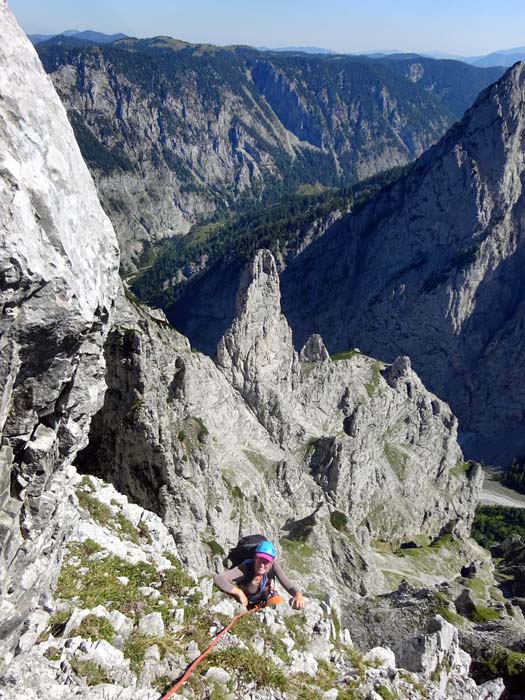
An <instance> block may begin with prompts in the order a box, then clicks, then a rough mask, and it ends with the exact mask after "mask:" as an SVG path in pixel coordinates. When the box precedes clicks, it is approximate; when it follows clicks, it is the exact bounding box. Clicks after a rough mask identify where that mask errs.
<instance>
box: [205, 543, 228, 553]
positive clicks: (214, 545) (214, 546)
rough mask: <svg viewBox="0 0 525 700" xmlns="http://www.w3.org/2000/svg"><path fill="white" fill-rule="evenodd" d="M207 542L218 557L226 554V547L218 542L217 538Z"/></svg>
mask: <svg viewBox="0 0 525 700" xmlns="http://www.w3.org/2000/svg"><path fill="white" fill-rule="evenodd" d="M205 544H207V545H208V547H209V548H210V549H211V553H212V554H213V555H214V556H216V557H223V556H224V555H225V551H224V549H223V548H222V547H221V545H220V544H219V543H218V542H216V541H215V540H209V542H206V543H205Z"/></svg>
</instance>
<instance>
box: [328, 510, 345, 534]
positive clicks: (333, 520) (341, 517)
mask: <svg viewBox="0 0 525 700" xmlns="http://www.w3.org/2000/svg"><path fill="white" fill-rule="evenodd" d="M330 524H331V525H332V527H333V528H335V529H336V530H339V532H341V531H342V530H345V529H346V526H347V525H348V517H347V516H346V515H345V514H344V513H341V511H340V510H333V511H332V512H331V513H330Z"/></svg>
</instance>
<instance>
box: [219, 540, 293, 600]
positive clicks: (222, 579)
mask: <svg viewBox="0 0 525 700" xmlns="http://www.w3.org/2000/svg"><path fill="white" fill-rule="evenodd" d="M275 555H276V552H275V547H274V546H273V544H272V543H271V542H268V540H264V541H262V542H260V543H259V544H258V545H257V546H256V548H255V552H254V554H253V557H252V558H251V559H246V560H245V561H241V562H240V563H238V564H237V565H236V566H233V568H231V569H228V571H224V572H223V573H222V574H216V575H215V576H214V577H213V582H214V584H215V585H216V586H217V588H219V589H220V590H221V591H223V592H224V593H228V594H229V595H231V596H232V597H233V598H236V599H237V600H238V601H239V603H240V604H241V605H244V607H247V608H250V607H253V606H254V605H258V604H260V603H263V602H266V601H267V600H268V599H269V598H270V597H271V596H272V595H273V591H274V586H273V581H274V579H275V578H277V580H278V581H279V583H280V584H281V585H282V586H283V588H285V589H286V591H287V592H288V593H289V594H290V595H291V596H292V598H291V599H290V605H291V606H292V608H295V609H296V610H302V609H303V608H304V598H303V595H302V593H301V591H300V589H299V588H298V587H297V586H295V585H294V584H293V583H292V582H291V581H290V580H289V579H288V577H287V576H286V575H285V573H284V571H283V570H282V569H281V567H280V566H279V564H278V563H277V562H276V561H275Z"/></svg>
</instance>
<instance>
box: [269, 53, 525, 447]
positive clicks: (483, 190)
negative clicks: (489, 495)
mask: <svg viewBox="0 0 525 700" xmlns="http://www.w3.org/2000/svg"><path fill="white" fill-rule="evenodd" d="M524 105H525V68H524V66H523V64H516V65H515V66H514V67H513V68H512V69H510V70H509V71H508V72H507V73H506V74H505V75H504V77H503V78H501V80H500V81H499V82H498V83H496V84H495V85H493V86H491V87H490V88H488V89H487V90H486V91H484V92H483V93H482V94H481V95H480V97H479V99H478V100H477V102H476V103H475V105H474V106H473V107H472V108H471V109H470V110H469V111H468V112H467V113H466V115H465V117H464V119H463V120H462V121H461V122H460V123H458V124H456V125H455V126H454V127H453V128H452V129H451V130H450V131H449V133H448V134H447V135H446V137H445V138H443V140H442V141H441V142H440V143H439V144H437V145H436V146H435V147H433V148H432V149H430V150H429V151H428V152H427V153H425V154H424V155H423V156H422V157H421V158H420V159H419V161H417V162H416V163H415V165H414V166H413V167H412V168H411V169H410V170H409V172H408V174H407V175H406V176H404V177H402V178H401V179H400V180H399V181H398V182H397V183H396V184H394V185H393V186H391V187H389V188H387V189H386V190H385V191H383V192H381V193H380V194H379V195H378V196H377V197H376V198H375V199H374V200H372V201H371V202H370V203H369V204H368V205H367V206H366V207H365V208H364V209H363V210H362V211H360V212H359V213H356V214H354V215H349V216H348V217H347V218H346V219H345V220H343V222H342V223H341V225H340V226H338V227H334V229H332V230H331V231H330V232H329V233H328V235H326V236H325V237H323V238H322V239H320V240H319V241H318V242H314V243H313V244H312V245H311V246H310V247H309V248H308V249H307V250H306V251H305V252H304V253H303V254H302V255H300V256H299V257H298V258H297V259H296V260H295V261H294V262H293V264H291V265H289V266H288V268H287V270H286V272H285V273H284V275H283V280H282V284H283V295H284V297H283V299H284V300H283V306H284V310H285V313H286V314H287V317H288V318H289V319H290V323H291V325H292V328H293V330H294V337H295V339H296V342H297V343H298V344H301V343H303V342H304V341H305V340H306V338H307V337H308V336H309V335H310V334H311V333H312V332H318V333H320V334H321V335H322V336H323V338H324V340H325V342H326V344H327V346H328V347H329V348H330V350H331V351H332V352H333V351H336V350H345V349H347V348H348V347H352V346H353V345H358V346H359V347H360V348H362V349H363V350H364V351H365V352H369V353H371V354H374V355H376V356H379V357H383V358H385V359H386V360H388V361H391V360H393V359H394V358H395V357H396V356H398V355H400V354H407V355H409V356H410V357H411V358H412V361H413V362H414V366H415V368H416V370H417V371H418V372H419V373H420V374H421V376H422V378H423V380H424V381H425V382H426V383H427V385H429V386H430V387H431V389H432V390H433V391H435V392H436V393H437V394H438V395H439V396H441V397H443V398H445V399H446V400H447V401H448V402H449V403H450V404H451V406H452V408H453V410H454V412H455V413H456V415H458V417H459V420H460V426H461V429H462V431H463V433H465V436H464V439H465V443H464V444H465V449H466V452H467V454H468V455H470V456H473V457H476V458H480V457H482V458H484V459H486V460H500V461H507V460H510V459H511V458H512V457H514V456H518V455H520V454H522V453H523V452H524V450H525V442H524V441H525V429H524V427H525V425H524V424H525V383H524V381H523V376H522V372H521V370H520V358H521V348H522V346H523V342H524V324H523V313H524V308H525V306H524V304H525V288H524V283H523V275H522V270H523V264H524V255H525V243H524V233H523V232H524V229H523V211H524V209H523V202H524V200H523V185H522V181H523V173H524V155H523V148H522V144H523V138H524V133H525V109H524ZM327 289H330V294H329V295H327V294H326V290H327Z"/></svg>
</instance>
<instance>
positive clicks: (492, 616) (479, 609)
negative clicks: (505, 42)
mask: <svg viewBox="0 0 525 700" xmlns="http://www.w3.org/2000/svg"><path fill="white" fill-rule="evenodd" d="M499 618H500V613H499V612H498V611H497V610H492V608H487V607H486V606H484V605H475V606H474V610H473V611H472V613H471V614H470V615H469V619H470V621H471V622H474V624H476V625H483V624H484V623H485V622H490V621H491V620H499Z"/></svg>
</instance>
